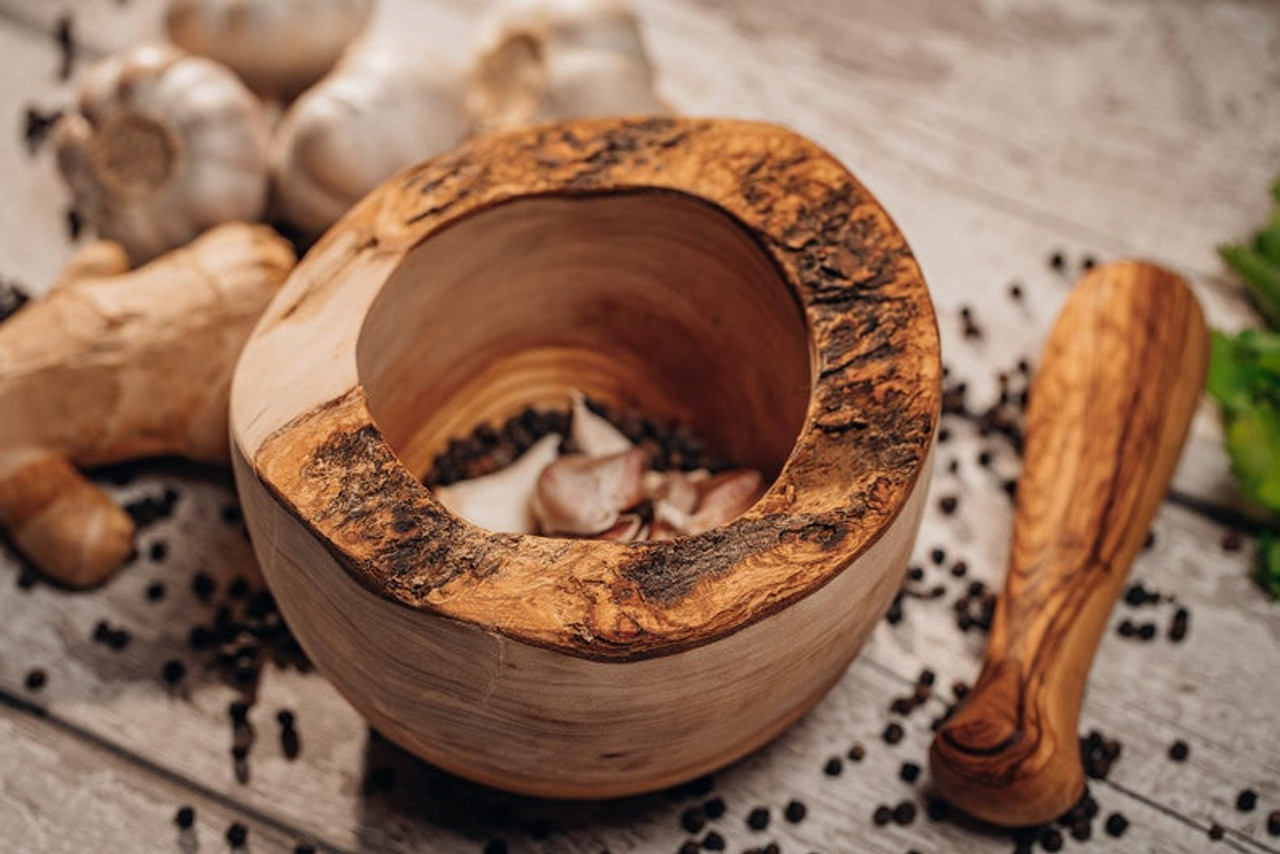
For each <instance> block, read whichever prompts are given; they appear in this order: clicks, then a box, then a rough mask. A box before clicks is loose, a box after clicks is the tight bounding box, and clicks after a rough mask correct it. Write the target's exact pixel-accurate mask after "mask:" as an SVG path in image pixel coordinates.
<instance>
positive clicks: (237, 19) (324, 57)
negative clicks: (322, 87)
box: [165, 0, 373, 99]
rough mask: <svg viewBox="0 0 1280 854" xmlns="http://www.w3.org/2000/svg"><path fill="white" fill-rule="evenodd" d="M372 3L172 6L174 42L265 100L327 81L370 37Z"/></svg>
mask: <svg viewBox="0 0 1280 854" xmlns="http://www.w3.org/2000/svg"><path fill="white" fill-rule="evenodd" d="M372 11H373V0H169V8H168V11H167V13H166V16H165V24H166V26H167V28H168V30H169V38H171V39H172V40H173V41H174V43H175V44H178V45H180V46H181V47H184V48H186V49H187V50H189V51H191V52H192V53H196V54H200V55H201V56H208V57H211V58H212V59H216V60H217V61H219V62H221V63H223V64H224V65H227V66H229V67H230V68H231V69H232V70H234V71H235V72H236V73H237V74H239V75H240V77H241V79H242V80H244V82H245V83H247V84H248V85H249V88H251V89H253V90H254V91H255V92H258V93H260V94H262V95H266V96H274V97H278V98H285V99H287V98H291V97H293V96H295V95H297V94H298V93H299V92H301V91H302V90H304V89H306V88H307V87H308V86H310V85H311V84H312V83H314V82H316V81H317V80H319V79H320V78H321V77H323V76H324V74H325V72H327V71H328V70H329V69H330V68H332V67H333V64H334V63H335V62H337V61H338V57H340V56H341V55H342V52H343V51H344V50H346V48H347V45H349V44H350V43H351V41H352V39H354V38H355V37H356V36H357V35H359V34H360V32H361V31H362V30H363V29H364V27H365V24H367V23H368V21H369V16H370V14H371V13H372Z"/></svg>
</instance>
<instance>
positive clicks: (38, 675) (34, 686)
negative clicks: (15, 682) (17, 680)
mask: <svg viewBox="0 0 1280 854" xmlns="http://www.w3.org/2000/svg"><path fill="white" fill-rule="evenodd" d="M47 681H49V677H48V675H47V674H46V673H45V672H44V671H43V670H42V669H40V668H39V667H36V668H33V669H31V670H28V671H27V678H26V680H24V682H23V684H25V685H26V686H27V690H28V691H39V690H40V689H41V688H43V687H44V686H45V683H46V682H47Z"/></svg>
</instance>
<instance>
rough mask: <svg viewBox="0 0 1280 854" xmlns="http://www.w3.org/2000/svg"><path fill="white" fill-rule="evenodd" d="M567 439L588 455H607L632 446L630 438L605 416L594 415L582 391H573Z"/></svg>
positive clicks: (629, 448) (619, 452)
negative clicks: (570, 420) (571, 413)
mask: <svg viewBox="0 0 1280 854" xmlns="http://www.w3.org/2000/svg"><path fill="white" fill-rule="evenodd" d="M569 441H570V443H572V445H573V446H574V447H575V448H577V449H578V451H579V452H580V453H582V454H585V455H586V456H588V457H608V456H612V455H614V454H621V453H623V452H625V451H629V450H631V448H632V447H634V446H633V445H632V444H631V440H630V439H628V438H627V437H626V436H624V435H623V434H622V431H621V430H619V429H618V428H617V427H614V426H613V424H612V422H610V421H609V420H608V419H607V418H602V417H601V416H599V415H596V414H595V413H594V412H592V411H591V409H590V408H589V407H588V406H587V399H586V397H584V396H583V394H582V392H580V391H575V392H574V393H573V415H572V423H571V424H570V427H569Z"/></svg>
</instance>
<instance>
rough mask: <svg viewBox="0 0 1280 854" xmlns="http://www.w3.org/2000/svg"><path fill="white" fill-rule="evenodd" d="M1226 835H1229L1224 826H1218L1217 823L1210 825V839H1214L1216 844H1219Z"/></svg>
mask: <svg viewBox="0 0 1280 854" xmlns="http://www.w3.org/2000/svg"><path fill="white" fill-rule="evenodd" d="M1226 835H1227V831H1226V830H1225V829H1224V828H1223V827H1222V825H1220V824H1218V823H1217V822H1216V821H1215V822H1214V823H1213V824H1211V825H1209V838H1210V839H1212V840H1213V841H1214V842H1217V841H1218V840H1219V839H1221V838H1222V837H1224V836H1226Z"/></svg>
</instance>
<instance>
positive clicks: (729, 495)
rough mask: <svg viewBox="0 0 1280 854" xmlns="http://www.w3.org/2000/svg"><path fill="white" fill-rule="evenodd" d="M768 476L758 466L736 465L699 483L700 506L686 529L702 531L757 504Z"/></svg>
mask: <svg viewBox="0 0 1280 854" xmlns="http://www.w3.org/2000/svg"><path fill="white" fill-rule="evenodd" d="M763 484H764V479H763V478H762V477H761V476H760V472H758V471H756V470H755V469H735V470H733V471H726V472H721V473H719V474H715V475H712V476H711V477H709V478H707V479H706V480H703V481H701V482H699V484H698V493H699V498H698V507H697V509H696V510H694V512H693V513H692V515H690V516H689V521H688V523H687V524H686V525H685V528H684V533H686V534H701V533H703V532H705V531H710V530H711V529H712V528H718V527H720V526H721V525H723V524H725V523H726V522H729V521H731V520H733V519H736V518H737V517H738V516H741V515H742V514H743V513H745V512H747V509H748V508H750V507H751V505H752V504H755V503H756V501H757V500H758V499H759V498H760V495H761V493H762V492H763V491H764V490H763Z"/></svg>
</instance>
